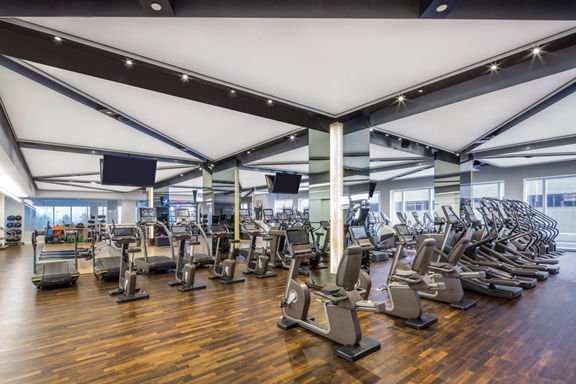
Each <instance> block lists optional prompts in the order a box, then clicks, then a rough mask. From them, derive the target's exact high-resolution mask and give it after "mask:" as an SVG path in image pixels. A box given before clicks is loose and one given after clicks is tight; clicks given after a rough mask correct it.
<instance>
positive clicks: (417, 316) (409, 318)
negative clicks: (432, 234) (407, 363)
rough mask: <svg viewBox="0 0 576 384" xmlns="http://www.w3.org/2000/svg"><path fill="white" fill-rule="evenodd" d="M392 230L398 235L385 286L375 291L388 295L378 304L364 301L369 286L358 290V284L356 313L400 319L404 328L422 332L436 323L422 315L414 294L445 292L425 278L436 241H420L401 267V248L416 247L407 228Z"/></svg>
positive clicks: (430, 276) (367, 284) (419, 303)
mask: <svg viewBox="0 0 576 384" xmlns="http://www.w3.org/2000/svg"><path fill="white" fill-rule="evenodd" d="M394 228H395V230H396V232H397V235H398V243H397V247H396V254H395V255H394V261H393V263H392V266H391V267H390V272H389V274H388V278H387V282H386V285H385V286H384V287H380V288H379V290H380V291H384V292H387V293H388V298H387V300H385V301H382V302H377V301H372V300H368V296H369V294H370V288H371V286H372V283H371V282H367V283H366V282H364V284H365V285H364V286H362V280H359V284H358V285H357V288H358V289H357V290H356V294H357V295H358V296H359V297H358V301H357V302H356V306H357V307H358V308H359V310H364V311H370V312H376V313H384V314H387V315H391V316H395V317H399V318H402V319H404V324H405V325H406V326H407V327H410V328H414V329H424V328H427V327H429V326H430V325H432V324H434V323H436V322H437V321H438V319H437V318H436V317H434V316H430V315H427V314H425V313H424V310H423V308H422V303H421V301H420V296H419V294H418V292H419V291H436V290H443V289H446V284H444V283H441V282H436V281H435V280H434V277H433V276H432V275H430V274H428V267H429V265H430V259H431V258H432V256H433V254H434V248H435V245H436V241H435V240H434V239H426V240H424V241H423V242H422V244H421V246H420V247H419V248H418V249H417V250H416V255H415V256H414V259H413V261H412V263H404V262H401V261H400V259H401V258H402V256H401V255H402V253H403V248H404V247H406V246H414V245H416V241H413V240H412V232H411V231H410V229H409V228H408V226H406V225H404V224H398V225H396V226H395V227H394Z"/></svg>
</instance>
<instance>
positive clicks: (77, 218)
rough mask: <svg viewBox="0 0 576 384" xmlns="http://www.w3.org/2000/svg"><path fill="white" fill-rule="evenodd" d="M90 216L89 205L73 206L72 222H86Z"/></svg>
mask: <svg viewBox="0 0 576 384" xmlns="http://www.w3.org/2000/svg"><path fill="white" fill-rule="evenodd" d="M88 218H89V213H88V207H72V222H73V223H74V224H78V223H83V224H86V223H87V221H88Z"/></svg>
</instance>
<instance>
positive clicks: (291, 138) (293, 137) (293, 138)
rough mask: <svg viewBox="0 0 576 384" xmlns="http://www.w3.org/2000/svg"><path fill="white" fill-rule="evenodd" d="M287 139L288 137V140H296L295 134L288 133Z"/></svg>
mask: <svg viewBox="0 0 576 384" xmlns="http://www.w3.org/2000/svg"><path fill="white" fill-rule="evenodd" d="M288 139H289V140H290V141H295V140H296V135H290V136H289V137H288Z"/></svg>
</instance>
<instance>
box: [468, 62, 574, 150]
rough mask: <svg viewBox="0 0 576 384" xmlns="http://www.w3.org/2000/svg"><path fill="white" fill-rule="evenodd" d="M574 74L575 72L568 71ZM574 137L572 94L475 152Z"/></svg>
mask: <svg viewBox="0 0 576 384" xmlns="http://www.w3.org/2000/svg"><path fill="white" fill-rule="evenodd" d="M570 72H572V73H575V74H576V70H572V71H570ZM568 135H576V95H575V94H572V95H570V96H568V97H565V98H564V99H562V100H560V101H558V102H556V103H554V104H552V105H551V106H549V107H548V108H546V109H544V110H542V111H540V112H538V113H537V114H535V115H534V116H532V117H530V118H529V119H526V120H524V121H522V122H521V123H520V124H518V125H516V126H514V127H512V128H510V129H509V130H507V131H506V132H503V133H502V134H500V135H498V136H496V137H494V138H493V139H492V140H490V141H488V142H486V143H484V144H482V145H481V146H479V147H478V148H476V150H475V151H481V150H484V149H490V148H496V147H502V146H507V145H516V144H521V143H529V142H532V141H539V140H545V139H550V138H555V137H562V136H568Z"/></svg>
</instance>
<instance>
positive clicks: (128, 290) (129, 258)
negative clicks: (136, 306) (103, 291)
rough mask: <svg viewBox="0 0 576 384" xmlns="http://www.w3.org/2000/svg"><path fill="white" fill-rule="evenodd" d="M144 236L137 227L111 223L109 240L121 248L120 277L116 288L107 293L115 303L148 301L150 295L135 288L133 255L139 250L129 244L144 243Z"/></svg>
mask: <svg viewBox="0 0 576 384" xmlns="http://www.w3.org/2000/svg"><path fill="white" fill-rule="evenodd" d="M144 237H145V236H144V234H143V233H142V231H141V229H140V228H139V227H138V226H137V225H122V226H120V225H115V224H114V222H112V228H111V230H110V240H112V241H113V242H115V243H116V244H121V246H122V256H121V257H120V277H119V279H118V288H117V289H114V290H112V291H109V292H108V293H109V294H110V296H116V302H117V303H128V302H130V301H137V300H143V299H149V298H150V295H149V294H148V293H146V292H144V291H142V290H140V288H138V287H136V276H137V273H136V271H135V265H134V254H135V253H138V252H141V249H140V248H132V247H130V244H132V243H136V242H140V243H143V242H144Z"/></svg>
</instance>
